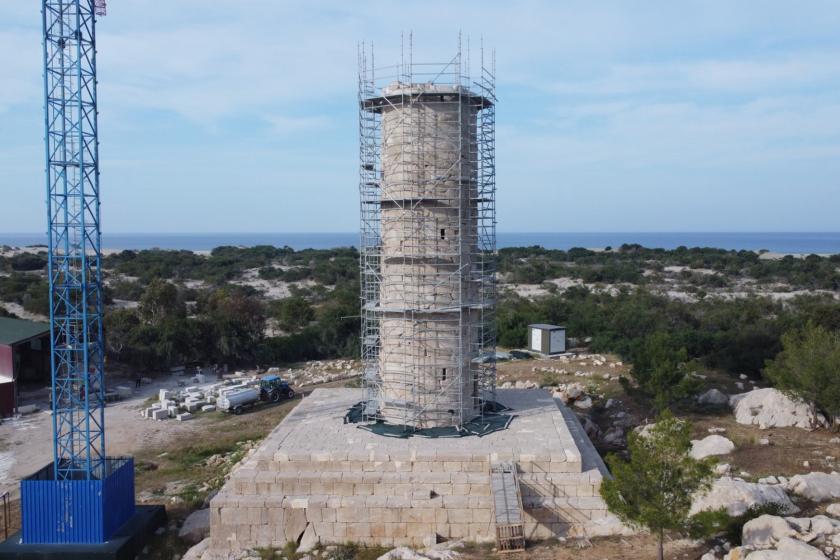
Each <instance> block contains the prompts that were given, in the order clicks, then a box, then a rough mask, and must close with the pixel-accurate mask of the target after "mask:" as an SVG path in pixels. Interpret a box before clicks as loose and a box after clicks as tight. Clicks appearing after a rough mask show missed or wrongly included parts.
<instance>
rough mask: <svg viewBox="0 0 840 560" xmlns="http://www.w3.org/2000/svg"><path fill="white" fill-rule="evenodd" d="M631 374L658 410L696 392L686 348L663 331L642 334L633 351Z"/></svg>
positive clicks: (695, 382) (695, 381)
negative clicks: (642, 337) (643, 335)
mask: <svg viewBox="0 0 840 560" xmlns="http://www.w3.org/2000/svg"><path fill="white" fill-rule="evenodd" d="M632 361H633V378H634V379H635V380H636V383H638V384H639V387H640V388H641V389H642V391H644V392H645V394H647V395H648V396H649V397H651V398H652V399H653V403H654V405H655V406H656V408H657V409H658V410H664V409H666V408H667V407H668V406H670V405H671V404H673V403H675V402H676V401H678V400H680V399H682V398H684V397H686V396H689V395H691V394H693V393H695V392H696V388H697V380H696V378H694V377H692V376H691V375H690V370H691V368H690V365H689V364H688V352H687V351H686V349H685V347H681V346H680V344H679V341H678V340H677V339H676V338H675V337H672V336H671V335H670V334H668V333H667V332H664V331H658V332H655V333H653V334H651V335H649V336H647V337H645V338H644V339H643V340H642V341H641V344H639V345H638V346H637V347H636V349H635V352H634V353H633V358H632Z"/></svg>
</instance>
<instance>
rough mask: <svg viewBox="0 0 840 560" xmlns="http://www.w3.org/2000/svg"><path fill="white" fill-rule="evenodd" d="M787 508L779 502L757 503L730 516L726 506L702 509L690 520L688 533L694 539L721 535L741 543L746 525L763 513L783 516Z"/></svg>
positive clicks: (727, 539)
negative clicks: (716, 508)
mask: <svg viewBox="0 0 840 560" xmlns="http://www.w3.org/2000/svg"><path fill="white" fill-rule="evenodd" d="M785 513H787V508H786V507H785V506H784V505H783V504H779V503H777V502H768V503H765V504H756V505H753V506H750V507H749V508H747V511H745V512H744V513H742V514H741V515H736V516H735V517H730V516H729V513H728V512H727V511H726V509H725V508H721V509H718V510H714V511H701V512H700V513H696V514H694V515H692V516H691V518H690V519H689V520H688V535H689V536H690V537H691V538H693V539H701V538H708V537H709V536H712V535H721V536H723V537H724V538H725V539H726V541H727V542H730V543H733V544H735V545H739V544H741V538H742V535H743V529H744V525H746V524H747V523H748V522H750V521H752V520H753V519H756V518H758V517H761V516H762V515H777V516H781V515H784V514H785Z"/></svg>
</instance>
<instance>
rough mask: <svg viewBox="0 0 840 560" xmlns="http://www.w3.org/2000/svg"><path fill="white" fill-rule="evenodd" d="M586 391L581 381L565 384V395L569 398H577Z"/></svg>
mask: <svg viewBox="0 0 840 560" xmlns="http://www.w3.org/2000/svg"><path fill="white" fill-rule="evenodd" d="M585 392H586V388H585V387H584V386H583V385H582V384H581V383H569V384H568V385H567V386H566V395H567V396H568V397H569V398H570V399H571V400H575V399H579V398H580V397H582V396H583V394H584V393H585Z"/></svg>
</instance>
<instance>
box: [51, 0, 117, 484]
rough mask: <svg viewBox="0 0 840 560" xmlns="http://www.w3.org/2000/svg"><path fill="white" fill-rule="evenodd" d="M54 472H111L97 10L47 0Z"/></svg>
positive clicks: (87, 3) (78, 0)
mask: <svg viewBox="0 0 840 560" xmlns="http://www.w3.org/2000/svg"><path fill="white" fill-rule="evenodd" d="M42 13H43V28H44V95H45V98H46V114H45V127H46V167H47V220H48V234H49V280H50V323H51V344H52V409H53V439H54V441H53V454H54V460H55V461H54V466H53V468H54V476H55V480H78V479H101V478H105V476H106V475H107V473H106V472H105V464H106V463H105V441H104V431H105V415H104V411H105V394H104V384H103V338H102V278H101V268H100V257H101V253H100V229H99V143H98V139H97V110H96V32H95V20H96V15H98V14H101V13H104V2H102V1H101V0H97V1H94V0H43V4H42Z"/></svg>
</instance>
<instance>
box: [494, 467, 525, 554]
mask: <svg viewBox="0 0 840 560" xmlns="http://www.w3.org/2000/svg"><path fill="white" fill-rule="evenodd" d="M490 493H491V496H492V498H493V519H494V520H495V523H496V544H497V546H498V549H499V552H517V551H521V550H525V527H524V525H523V515H522V494H521V493H520V491H519V478H518V477H517V475H516V464H514V463H493V464H491V465H490Z"/></svg>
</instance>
